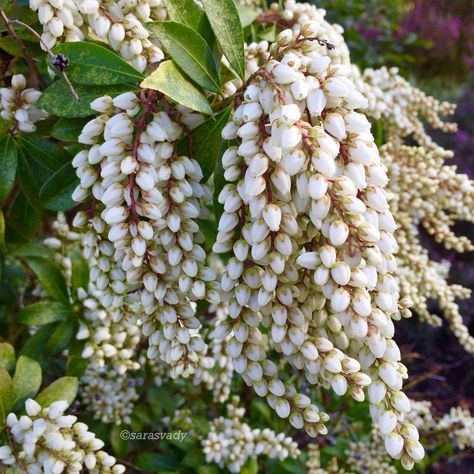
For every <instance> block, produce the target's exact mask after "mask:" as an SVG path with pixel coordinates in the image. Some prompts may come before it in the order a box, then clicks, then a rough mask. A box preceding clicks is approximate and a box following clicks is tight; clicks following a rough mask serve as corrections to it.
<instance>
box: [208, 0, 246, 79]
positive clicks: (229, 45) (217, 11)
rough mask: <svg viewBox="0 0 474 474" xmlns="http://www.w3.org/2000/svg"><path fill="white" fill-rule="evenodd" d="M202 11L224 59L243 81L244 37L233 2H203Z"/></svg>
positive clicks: (227, 0)
mask: <svg viewBox="0 0 474 474" xmlns="http://www.w3.org/2000/svg"><path fill="white" fill-rule="evenodd" d="M202 3H203V5H204V10H205V11H206V15H207V18H208V19H209V22H210V24H211V27H212V30H213V31H214V34H215V35H216V38H217V42H218V43H219V45H220V47H221V48H222V51H223V53H224V55H225V57H226V58H227V59H228V61H229V63H230V65H231V66H232V67H233V68H234V70H235V72H236V73H237V75H238V76H239V77H240V78H241V79H244V76H245V64H244V35H243V32H242V25H241V23H240V18H239V13H238V11H237V8H236V6H235V3H234V2H233V0H203V2H202Z"/></svg>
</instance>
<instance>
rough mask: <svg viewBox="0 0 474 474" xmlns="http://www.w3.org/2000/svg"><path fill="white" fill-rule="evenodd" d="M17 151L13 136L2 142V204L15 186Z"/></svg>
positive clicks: (0, 149) (5, 138)
mask: <svg viewBox="0 0 474 474" xmlns="http://www.w3.org/2000/svg"><path fill="white" fill-rule="evenodd" d="M16 165H17V149H16V145H15V141H14V140H13V138H12V137H11V135H7V136H5V137H3V138H2V139H1V140H0V202H3V201H4V200H5V199H6V198H7V196H8V195H9V194H10V191H11V190H12V188H13V185H14V184H15V175H16Z"/></svg>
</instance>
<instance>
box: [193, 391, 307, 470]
mask: <svg viewBox="0 0 474 474" xmlns="http://www.w3.org/2000/svg"><path fill="white" fill-rule="evenodd" d="M238 404H239V398H238V397H234V398H233V400H232V403H231V404H228V405H227V418H224V417H219V418H217V419H215V420H213V421H212V423H211V430H210V431H209V434H208V435H207V438H205V439H203V440H202V442H201V443H202V446H203V451H204V453H205V455H206V461H207V462H208V463H216V464H217V465H218V466H219V467H221V468H223V467H226V468H227V469H228V470H229V471H230V472H241V468H242V466H243V465H244V464H245V463H246V462H247V460H248V459H251V458H254V459H255V458H257V457H258V456H260V455H262V456H266V457H269V458H276V459H279V460H280V461H283V460H284V459H286V458H288V457H293V458H295V457H297V456H298V455H299V454H300V452H299V449H298V445H297V444H296V443H295V442H294V441H293V439H292V438H290V437H288V436H285V434H284V433H279V434H276V433H275V432H274V431H272V430H270V429H268V428H265V429H263V430H261V429H259V428H253V429H252V428H251V427H250V426H249V425H248V424H247V423H245V422H243V421H242V419H243V417H244V415H245V409H244V408H239V407H238Z"/></svg>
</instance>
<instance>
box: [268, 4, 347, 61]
mask: <svg viewBox="0 0 474 474" xmlns="http://www.w3.org/2000/svg"><path fill="white" fill-rule="evenodd" d="M272 14H273V15H275V14H276V15H278V16H279V17H280V19H281V20H282V21H281V22H280V24H281V25H285V24H286V25H287V27H292V28H293V30H294V31H299V30H300V29H301V27H302V26H303V25H305V24H306V23H308V22H314V23H317V25H318V27H319V30H318V36H319V37H320V38H321V39H324V41H326V42H327V43H328V44H329V49H328V51H327V55H328V56H329V57H330V58H331V61H332V63H333V64H346V65H349V64H350V62H351V60H350V53H349V48H348V47H347V44H346V42H345V40H344V37H343V32H344V29H343V28H342V26H340V25H338V24H331V23H329V22H328V21H327V20H326V18H325V17H326V10H324V8H317V7H316V6H315V5H314V4H312V3H304V2H301V3H300V2H297V1H296V0H286V1H285V2H284V4H283V8H281V7H280V5H279V4H278V3H272V4H271V5H270V8H269V10H268V12H267V15H272ZM264 17H265V15H263V18H264ZM276 23H277V24H279V22H278V21H276Z"/></svg>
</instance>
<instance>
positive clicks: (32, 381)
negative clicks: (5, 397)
mask: <svg viewBox="0 0 474 474" xmlns="http://www.w3.org/2000/svg"><path fill="white" fill-rule="evenodd" d="M12 387H13V403H15V404H18V407H20V405H21V404H22V403H23V402H24V401H25V399H27V398H33V397H34V396H35V395H36V394H37V393H38V390H39V388H40V387H41V367H40V365H39V364H38V362H36V361H34V360H33V359H30V358H29V357H26V356H20V357H19V358H18V362H17V363H16V369H15V374H14V375H13V379H12Z"/></svg>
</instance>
